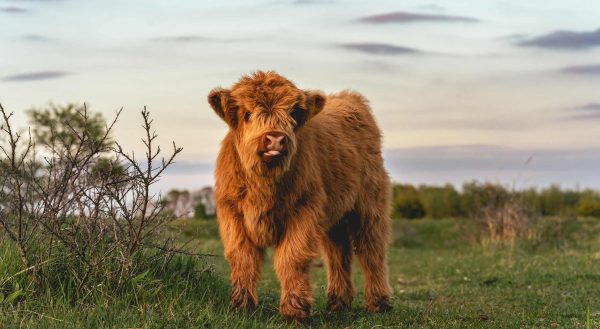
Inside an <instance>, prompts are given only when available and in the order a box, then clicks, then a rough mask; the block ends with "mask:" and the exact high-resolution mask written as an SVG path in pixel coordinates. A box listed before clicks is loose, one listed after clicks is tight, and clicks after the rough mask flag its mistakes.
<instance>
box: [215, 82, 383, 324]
mask: <svg viewBox="0 0 600 329" xmlns="http://www.w3.org/2000/svg"><path fill="white" fill-rule="evenodd" d="M208 101H209V103H210V105H211V106H212V108H213V109H214V111H215V112H216V113H217V114H218V115H219V116H220V117H221V118H222V119H223V120H224V121H225V122H227V124H228V125H229V127H230V129H229V132H228V133H227V135H226V136H225V139H224V140H223V142H222V146H221V151H220V153H219V157H218V159H217V166H216V173H215V176H216V199H217V217H218V222H219V231H220V235H221V239H222V240H223V244H224V247H225V257H226V258H227V260H228V261H229V264H230V266H231V281H232V285H233V287H232V292H231V305H232V306H233V307H235V308H247V307H250V308H251V307H254V306H256V305H257V303H258V296H257V290H256V284H257V280H258V277H259V274H260V269H261V265H262V261H263V254H264V250H265V248H267V247H270V246H274V247H275V256H274V263H275V271H276V273H277V276H278V278H279V280H280V283H281V299H280V311H281V314H282V315H283V316H284V317H286V318H288V319H293V320H298V321H303V320H306V319H307V318H308V317H309V315H310V308H311V304H312V293H311V285H310V281H309V270H310V265H311V261H312V260H313V259H315V258H316V257H317V255H318V251H319V247H320V249H321V250H322V252H323V255H324V257H325V261H326V266H327V274H328V276H327V277H328V287H327V296H328V303H327V308H328V310H330V311H337V310H341V309H345V308H348V307H349V306H350V305H351V303H352V299H353V297H354V287H353V285H352V278H351V265H352V256H353V255H356V258H357V259H358V263H359V264H360V266H361V268H362V270H363V273H364V276H365V304H366V305H365V306H366V308H367V310H369V311H372V312H375V311H385V310H387V309H389V308H390V307H391V304H390V295H391V291H390V286H389V284H388V278H387V249H388V244H389V241H390V238H391V236H390V235H391V234H390V217H389V208H390V182H389V178H388V175H387V173H386V171H385V169H384V167H383V159H382V156H381V133H380V131H379V129H378V128H377V125H376V123H375V120H374V119H373V116H372V114H371V111H370V109H369V106H368V105H367V100H366V99H365V98H364V97H363V96H361V95H360V94H358V93H356V92H352V91H342V92H340V93H337V94H332V95H329V96H327V97H326V96H325V95H323V94H322V93H320V92H315V91H306V90H301V89H298V88H297V87H296V86H295V85H294V84H293V83H292V82H290V81H289V80H287V79H285V78H284V77H282V76H280V75H278V74H276V73H274V72H260V71H259V72H256V73H254V74H253V75H250V76H244V77H242V78H241V79H240V81H238V82H237V83H236V84H234V85H233V87H232V88H231V89H222V88H217V89H214V90H213V91H212V92H211V93H210V95H209V96H208ZM325 103H326V105H325ZM267 135H268V136H267ZM265 136H267V137H268V138H267V137H265ZM281 136H284V137H281ZM275 137H277V139H278V140H279V144H277V143H275V142H273V139H274V138H275ZM270 150H276V151H271V152H270V153H268V152H269V151H270ZM272 154H275V155H272Z"/></svg>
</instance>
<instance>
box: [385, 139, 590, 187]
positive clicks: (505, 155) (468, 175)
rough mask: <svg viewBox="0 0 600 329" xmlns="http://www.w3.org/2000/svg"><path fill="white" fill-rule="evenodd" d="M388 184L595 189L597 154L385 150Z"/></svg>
mask: <svg viewBox="0 0 600 329" xmlns="http://www.w3.org/2000/svg"><path fill="white" fill-rule="evenodd" d="M384 159H385V163H386V168H388V170H389V171H390V174H391V176H392V179H394V180H395V181H400V182H411V183H415V184H423V183H425V184H443V183H446V182H449V183H453V184H457V185H460V184H462V183H464V182H466V181H469V180H478V181H491V182H499V183H503V184H507V185H513V184H514V185H518V187H519V188H522V187H528V186H532V185H538V186H547V185H550V184H553V183H559V184H563V185H564V184H567V185H569V186H573V187H575V186H578V184H583V185H584V186H589V187H595V188H598V187H600V174H599V173H598V168H599V167H600V148H597V147H596V148H581V149H576V148H567V149H562V148H551V149H534V148H527V149H517V148H511V147H503V146H495V145H477V144H473V145H444V146H430V147H415V148H400V149H387V150H384Z"/></svg>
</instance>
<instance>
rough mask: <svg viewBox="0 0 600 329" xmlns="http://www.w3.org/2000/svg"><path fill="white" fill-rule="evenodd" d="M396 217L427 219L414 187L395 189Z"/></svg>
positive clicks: (397, 187)
mask: <svg viewBox="0 0 600 329" xmlns="http://www.w3.org/2000/svg"><path fill="white" fill-rule="evenodd" d="M394 216H395V217H399V218H407V219H416V218H423V217H425V208H424V207H423V203H422V202H421V200H420V198H419V194H418V192H417V189H415V187H414V186H412V185H396V186H395V187H394Z"/></svg>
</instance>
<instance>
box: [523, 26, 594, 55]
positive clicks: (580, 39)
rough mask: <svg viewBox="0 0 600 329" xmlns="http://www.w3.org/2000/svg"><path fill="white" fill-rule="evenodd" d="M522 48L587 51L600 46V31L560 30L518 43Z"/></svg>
mask: <svg viewBox="0 0 600 329" xmlns="http://www.w3.org/2000/svg"><path fill="white" fill-rule="evenodd" d="M517 45H519V46H522V47H538V48H546V49H561V50H585V49H589V48H594V47H599V46H600V29H597V30H595V31H591V32H578V31H568V30H560V31H555V32H552V33H549V34H545V35H541V36H538V37H534V38H531V39H529V40H524V41H521V42H518V43H517Z"/></svg>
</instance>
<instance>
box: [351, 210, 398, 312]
mask: <svg viewBox="0 0 600 329" xmlns="http://www.w3.org/2000/svg"><path fill="white" fill-rule="evenodd" d="M358 221H359V223H358V224H357V227H356V231H355V232H354V234H353V237H354V239H353V242H354V252H355V254H356V258H357V259H358V262H359V264H360V267H361V269H362V271H363V274H364V282H365V308H366V309H367V311H369V312H384V311H387V310H389V309H391V308H392V304H391V288H390V285H389V282H388V266H387V253H388V246H389V242H390V239H391V223H390V219H389V217H388V215H387V207H382V211H376V212H375V213H370V214H369V213H363V214H362V215H361V217H360V219H358Z"/></svg>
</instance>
